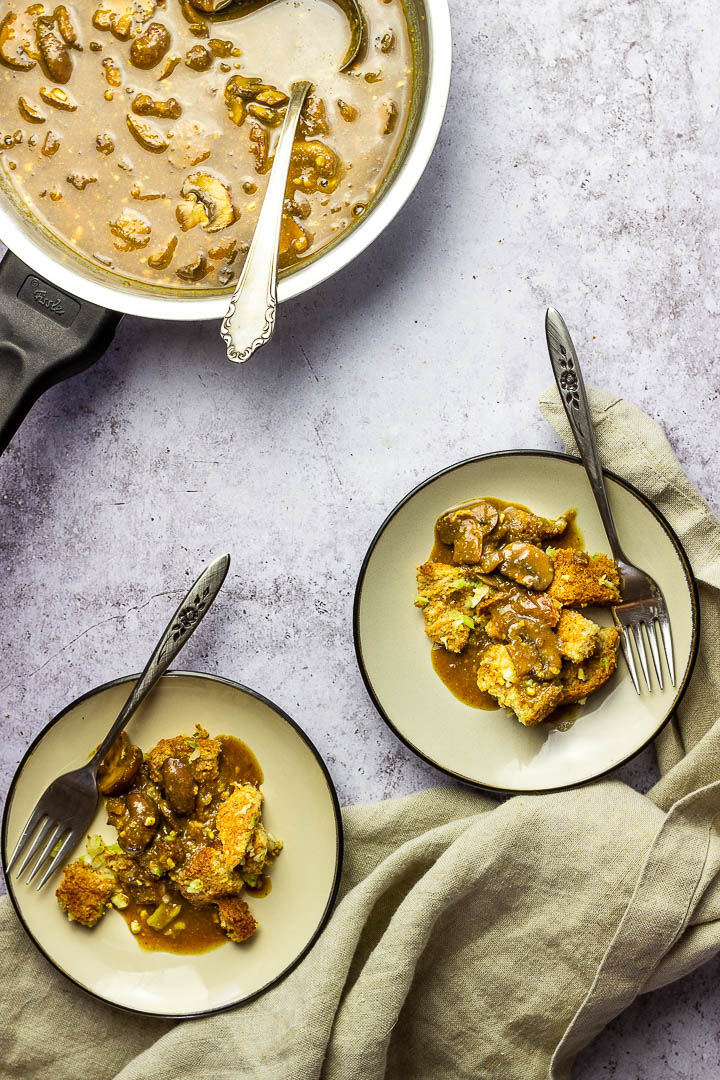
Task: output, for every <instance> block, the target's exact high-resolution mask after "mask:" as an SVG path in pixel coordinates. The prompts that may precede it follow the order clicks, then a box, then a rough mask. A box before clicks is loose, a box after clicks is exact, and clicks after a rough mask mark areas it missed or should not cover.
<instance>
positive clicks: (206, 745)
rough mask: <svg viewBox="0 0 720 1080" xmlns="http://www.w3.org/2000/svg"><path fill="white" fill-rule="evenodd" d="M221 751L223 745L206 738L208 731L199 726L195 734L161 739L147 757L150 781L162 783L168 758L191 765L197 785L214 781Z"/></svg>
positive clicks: (215, 740)
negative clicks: (164, 766)
mask: <svg viewBox="0 0 720 1080" xmlns="http://www.w3.org/2000/svg"><path fill="white" fill-rule="evenodd" d="M221 751H222V746H221V745H220V743H219V742H218V740H217V739H210V738H208V733H207V731H205V729H204V728H201V727H200V725H199V724H198V725H196V727H195V734H194V735H176V736H175V737H174V738H173V739H161V740H160V742H159V743H157V745H156V746H153V748H152V750H151V751H150V753H149V754H148V756H147V762H148V766H149V768H150V778H151V779H152V780H153V781H154V782H155V783H156V784H162V783H163V765H164V764H165V762H166V761H167V759H168V758H178V759H179V760H180V761H187V762H189V763H190V765H191V766H192V771H193V776H194V777H195V780H196V781H197V783H198V784H201V783H203V782H207V781H208V780H217V776H218V762H219V759H220V753H221Z"/></svg>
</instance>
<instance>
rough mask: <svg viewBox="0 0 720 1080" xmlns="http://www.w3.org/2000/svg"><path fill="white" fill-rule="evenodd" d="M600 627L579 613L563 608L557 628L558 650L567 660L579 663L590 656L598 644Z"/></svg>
mask: <svg viewBox="0 0 720 1080" xmlns="http://www.w3.org/2000/svg"><path fill="white" fill-rule="evenodd" d="M599 633H600V627H599V626H598V624H597V623H594V622H593V621H592V619H586V618H585V616H584V615H581V614H580V612H579V611H573V610H572V609H571V608H564V609H563V613H562V615H561V616H560V622H559V623H558V628H557V641H558V648H559V649H560V652H561V653H562V655H563V656H566V657H567V658H568V660H575V661H576V662H577V663H579V662H580V661H581V660H585V659H586V657H588V656H592V654H593V653H594V652H595V649H596V647H597V644H598V634H599Z"/></svg>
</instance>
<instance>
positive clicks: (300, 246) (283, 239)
mask: <svg viewBox="0 0 720 1080" xmlns="http://www.w3.org/2000/svg"><path fill="white" fill-rule="evenodd" d="M311 239H312V238H311V236H310V234H309V233H308V232H307V231H306V230H305V229H303V227H302V225H300V224H299V223H298V222H297V221H295V218H292V217H290V215H289V214H283V216H282V226H281V228H280V243H279V245H278V262H279V264H280V266H283V267H284V266H289V265H290V264H292V263H294V262H295V261H296V259H297V258H298V256H300V255H303V254H304V253H305V252H306V251H307V249H308V247H309V246H310V241H311Z"/></svg>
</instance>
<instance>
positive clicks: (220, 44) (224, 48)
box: [207, 38, 235, 58]
mask: <svg viewBox="0 0 720 1080" xmlns="http://www.w3.org/2000/svg"><path fill="white" fill-rule="evenodd" d="M207 44H208V49H209V50H210V52H211V53H212V54H213V56H220V57H223V58H224V57H227V56H232V54H233V50H234V48H235V45H234V43H233V42H232V41H227V40H226V39H225V38H210V40H209V41H208V43H207Z"/></svg>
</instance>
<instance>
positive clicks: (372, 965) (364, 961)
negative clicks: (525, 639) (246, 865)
mask: <svg viewBox="0 0 720 1080" xmlns="http://www.w3.org/2000/svg"><path fill="white" fill-rule="evenodd" d="M591 403H592V406H593V410H594V415H595V418H596V423H597V435H598V442H599V445H600V451H601V454H602V457H603V460H604V461H605V462H606V463H607V464H608V465H609V466H610V467H612V468H614V469H615V470H616V471H618V472H620V473H621V474H622V475H623V476H625V477H627V479H629V480H630V481H631V482H633V483H634V484H636V485H637V486H638V487H639V488H641V489H642V490H643V491H644V492H645V493H646V494H647V495H648V496H649V497H650V498H651V499H652V500H653V501H654V502H655V503H656V505H657V506H658V507H659V509H660V510H661V511H662V512H663V513H664V514H665V515H666V516H667V517H668V519H669V520H670V522H671V523H672V525H673V526H674V527H675V528H676V530H677V531H678V533H679V534H680V536H681V538H682V540H683V542H684V544H685V546H686V549H687V551H688V555H689V556H690V559H691V562H692V564H693V567H694V569H695V572H696V574H697V576H698V580H699V584H700V596H701V604H702V618H703V626H702V640H701V646H700V657H699V660H698V664H697V668H696V673H695V676H694V680H693V683H692V686H691V688H690V690H689V692H688V694H687V695H686V697H685V701H684V703H683V706H682V709H681V710H680V712H679V715H678V717H677V719H676V720H675V721H674V722H673V725H672V727H670V728H668V729H667V730H666V732H665V733H664V734H663V735H662V737H661V738H660V739H659V740H658V757H659V761H660V767H661V771H662V773H663V777H662V779H661V781H660V782H659V783H658V784H657V785H656V786H655V788H654V789H653V790H652V791H651V792H650V793H649V795H648V796H644V795H640V794H638V793H637V792H636V791H633V790H632V789H631V788H629V787H627V786H626V785H625V784H623V783H620V782H619V781H617V780H603V781H601V782H599V783H597V784H594V785H591V786H590V787H586V788H583V789H580V790H577V791H568V792H564V793H561V794H554V795H545V796H533V797H517V798H513V799H509V800H508V801H507V802H504V803H502V804H498V803H496V802H494V801H492V800H491V799H489V798H485V797H484V796H482V795H478V794H476V793H474V792H472V791H469V790H465V789H462V788H459V787H446V788H438V789H434V790H430V791H424V792H421V793H419V794H417V795H412V796H408V797H406V798H402V799H394V800H390V801H388V802H385V803H379V804H373V805H368V806H356V807H350V808H349V809H347V810H345V811H344V823H345V829H346V861H345V868H344V873H343V883H342V892H341V900H340V903H339V904H338V907H337V909H336V911H335V913H334V915H333V918H332V919H331V921H330V923H329V925H328V927H327V928H326V930H325V932H324V934H323V935H322V937H321V938H320V940H319V942H318V943H317V945H316V946H315V948H314V949H313V950H312V952H311V953H310V954H309V955H308V956H307V957H306V959H305V960H304V961H303V963H302V964H301V965H300V967H299V968H298V969H297V970H296V971H295V972H293V973H292V974H291V975H290V976H289V977H288V978H287V979H286V980H285V981H284V982H283V983H281V984H280V985H279V986H277V987H276V988H275V989H274V990H272V991H270V992H269V993H268V994H266V995H265V996H264V997H262V998H260V999H258V1000H257V1001H254V1002H252V1003H250V1004H249V1005H247V1006H246V1007H244V1008H241V1009H237V1010H234V1011H233V1012H229V1013H225V1014H222V1015H219V1016H215V1017H210V1018H207V1019H205V1020H198V1021H195V1022H192V1023H185V1024H180V1025H177V1026H175V1027H173V1026H172V1025H170V1024H166V1023H161V1022H158V1021H148V1020H142V1019H138V1018H135V1017H129V1016H125V1015H122V1014H121V1013H118V1012H115V1011H114V1010H112V1009H110V1008H104V1007H103V1006H101V1005H98V1004H96V1003H95V1002H93V1001H91V1000H89V999H87V998H86V997H85V996H83V995H82V994H81V993H80V992H79V991H76V990H75V989H74V988H73V987H72V986H71V985H70V984H68V983H66V982H65V981H64V980H63V979H62V978H61V976H59V975H58V974H56V973H55V971H54V970H53V969H52V968H51V967H50V966H49V965H48V964H47V963H46V962H45V961H44V960H43V958H42V957H41V956H39V955H38V954H37V953H36V952H35V951H34V949H33V947H32V946H31V945H30V944H29V942H28V940H27V939H26V937H25V935H24V933H23V932H22V930H21V929H20V927H19V926H18V924H17V922H16V920H15V918H14V916H13V913H12V911H11V909H10V908H9V906H8V904H7V902H5V904H4V906H3V907H2V908H0V958H1V960H0V962H1V963H2V973H1V975H0V977H1V978H2V982H1V983H0V985H1V986H2V991H1V993H2V998H3V1001H2V1012H3V1019H4V1023H3V1024H2V1025H0V1061H2V1062H3V1063H4V1064H2V1065H0V1069H2V1070H4V1071H3V1072H2V1075H3V1076H6V1077H22V1078H23V1080H30V1078H34V1077H38V1078H39V1077H41V1076H42V1077H43V1078H44V1077H45V1076H46V1075H48V1074H49V1075H52V1076H53V1077H54V1078H56V1080H75V1078H76V1077H78V1076H82V1077H83V1078H84V1080H105V1078H110V1077H114V1076H116V1075H117V1076H118V1077H121V1078H122V1080H150V1078H151V1080H230V1078H236V1077H257V1078H258V1080H260V1078H262V1080H312V1078H315V1077H317V1078H322V1080H375V1078H378V1077H384V1076H387V1077H389V1078H392V1080H414V1078H420V1080H462V1078H465V1077H467V1078H471V1077H472V1078H473V1080H478V1078H492V1080H545V1078H548V1080H563V1078H567V1077H569V1075H570V1065H571V1062H572V1059H573V1057H574V1055H575V1054H576V1053H577V1052H578V1050H580V1049H581V1048H582V1047H583V1046H585V1045H586V1044H587V1043H588V1042H589V1041H590V1040H591V1039H592V1038H593V1037H594V1036H595V1035H596V1034H597V1032H598V1031H600V1030H601V1029H602V1027H603V1026H604V1025H605V1024H607V1023H608V1021H609V1020H611V1019H612V1018H613V1017H614V1016H616V1015H617V1014H618V1013H619V1012H620V1011H621V1010H622V1009H624V1008H625V1007H626V1006H627V1005H628V1004H630V1002H631V1001H632V1000H633V999H634V998H635V997H636V996H637V995H638V994H640V993H642V992H643V991H646V990H649V989H653V988H655V987H658V986H661V985H663V984H665V983H667V982H670V981H672V980H673V979H677V978H679V977H680V976H682V975H684V974H686V973H687V972H689V971H691V970H692V969H693V968H694V967H697V966H698V965H699V964H701V963H703V962H704V961H706V960H707V959H709V958H710V957H711V956H712V955H713V954H714V953H715V952H717V951H718V949H720V885H718V882H717V880H716V878H717V872H718V868H719V867H720V836H719V834H718V829H717V824H716V821H717V816H718V813H720V753H719V751H720V723H718V722H717V718H718V716H719V715H720V704H719V703H720V685H719V683H720V675H719V674H718V670H717V668H716V667H715V666H714V661H715V659H716V657H717V655H718V644H719V638H720V597H719V594H718V587H719V586H720V524H719V523H718V522H717V521H716V520H715V519H714V518H713V517H712V515H711V513H710V511H709V509H708V507H707V506H706V505H705V503H704V502H703V501H702V499H701V498H700V496H699V495H698V494H697V492H696V491H694V489H693V488H692V487H691V485H690V484H689V483H688V481H687V479H686V478H685V476H684V475H683V473H682V472H681V470H680V468H679V466H678V463H677V461H676V460H675V457H674V455H673V453H672V451H671V449H670V447H669V445H668V443H667V441H666V439H665V437H664V435H663V434H662V433H661V431H660V430H659V429H658V427H657V426H656V425H655V424H654V423H653V421H652V420H650V419H649V418H648V417H646V416H644V415H643V414H642V413H641V412H639V410H637V409H636V408H635V407H634V406H632V405H630V404H628V403H627V402H624V401H621V400H618V399H616V398H613V397H611V396H610V395H607V394H602V393H599V392H592V393H591ZM541 408H542V410H543V413H544V414H545V416H546V417H547V419H548V420H549V421H550V423H551V424H553V426H554V427H555V428H556V430H557V431H558V432H559V433H560V434H561V435H562V436H563V438H564V439H565V441H566V443H568V444H569V445H570V446H571V448H572V449H574V447H572V444H571V438H570V436H569V431H568V429H567V426H566V423H565V418H564V414H563V412H562V407H561V404H560V402H559V400H558V398H557V395H556V394H555V393H554V392H552V393H549V394H548V395H547V396H546V397H545V398H544V399H543V401H542V402H541ZM298 902H299V903H301V902H302V898H301V897H298Z"/></svg>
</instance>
